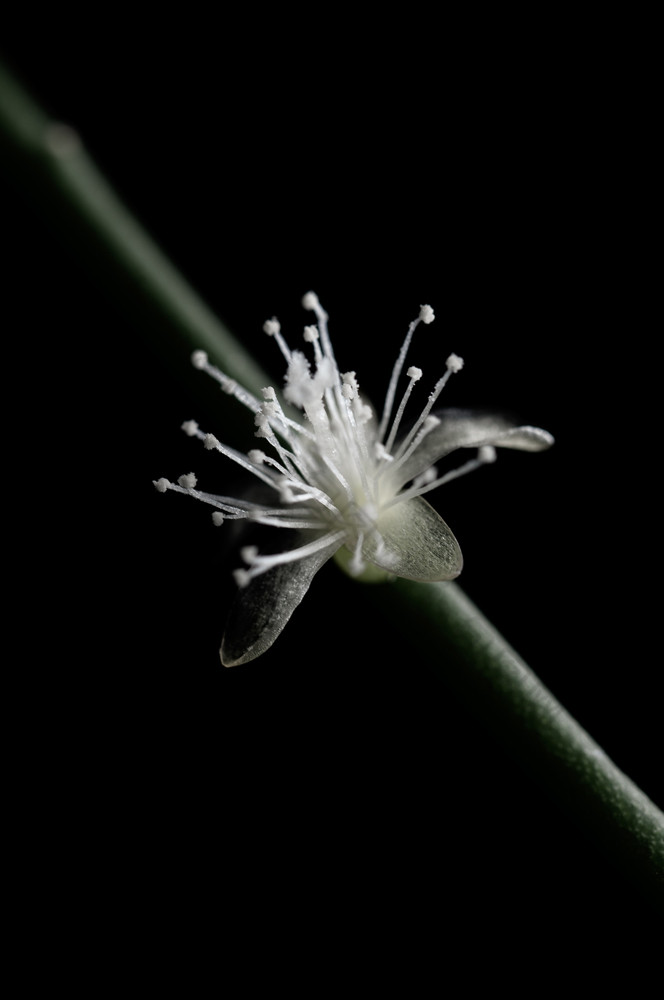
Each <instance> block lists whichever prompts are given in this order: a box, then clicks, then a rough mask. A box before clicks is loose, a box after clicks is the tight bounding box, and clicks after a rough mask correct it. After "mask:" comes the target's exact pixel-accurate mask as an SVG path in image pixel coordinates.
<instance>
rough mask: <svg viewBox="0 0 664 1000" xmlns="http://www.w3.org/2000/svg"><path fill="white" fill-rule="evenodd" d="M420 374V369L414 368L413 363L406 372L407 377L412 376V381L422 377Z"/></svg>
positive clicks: (417, 380)
mask: <svg viewBox="0 0 664 1000" xmlns="http://www.w3.org/2000/svg"><path fill="white" fill-rule="evenodd" d="M422 374H423V372H422V369H421V368H416V367H415V365H411V366H410V368H409V369H408V371H407V372H406V375H407V376H408V378H412V380H413V382H419V380H420V379H421V378H422Z"/></svg>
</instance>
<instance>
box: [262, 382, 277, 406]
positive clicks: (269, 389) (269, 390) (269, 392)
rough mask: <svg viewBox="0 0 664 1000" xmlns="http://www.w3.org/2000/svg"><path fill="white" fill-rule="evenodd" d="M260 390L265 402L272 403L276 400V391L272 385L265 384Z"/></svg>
mask: <svg viewBox="0 0 664 1000" xmlns="http://www.w3.org/2000/svg"><path fill="white" fill-rule="evenodd" d="M261 392H262V393H263V399H264V400H265V402H266V403H273V402H275V401H276V398H277V393H276V391H275V389H274V386H272V385H266V386H265V387H264V388H263V389H261Z"/></svg>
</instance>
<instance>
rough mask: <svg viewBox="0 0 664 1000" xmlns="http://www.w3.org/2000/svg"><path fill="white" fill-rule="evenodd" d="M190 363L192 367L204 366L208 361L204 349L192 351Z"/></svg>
mask: <svg viewBox="0 0 664 1000" xmlns="http://www.w3.org/2000/svg"><path fill="white" fill-rule="evenodd" d="M191 363H192V365H193V366H194V368H205V367H206V365H207V363H208V356H207V354H206V353H205V351H194V353H193V354H192V355H191Z"/></svg>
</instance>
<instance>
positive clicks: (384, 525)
mask: <svg viewBox="0 0 664 1000" xmlns="http://www.w3.org/2000/svg"><path fill="white" fill-rule="evenodd" d="M377 527H378V532H379V533H380V538H381V539H382V541H383V543H384V544H383V545H382V546H381V544H380V542H379V540H378V539H376V538H375V537H374V538H367V539H366V540H365V542H364V545H363V547H362V554H363V556H364V558H365V559H366V560H367V561H368V562H370V563H373V565H374V566H379V567H380V568H381V569H384V570H387V571H388V572H389V573H394V574H395V575H396V576H403V577H405V578H406V579H407V580H426V581H432V580H452V579H453V578H454V577H455V576H458V575H459V573H460V572H461V567H462V566H463V556H462V555H461V549H460V548H459V543H458V542H457V540H456V538H455V537H454V535H453V534H452V532H451V530H450V528H448V526H447V525H446V524H445V522H444V521H443V519H442V517H441V516H440V514H438V513H437V511H435V510H434V509H433V507H432V506H431V505H430V504H428V503H427V502H426V500H423V499H422V497H414V498H412V499H411V500H404V501H402V502H401V503H397V504H394V505H393V506H392V507H388V508H387V510H385V511H383V512H382V513H381V515H380V517H379V518H378V524H377Z"/></svg>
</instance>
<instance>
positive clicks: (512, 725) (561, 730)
mask: <svg viewBox="0 0 664 1000" xmlns="http://www.w3.org/2000/svg"><path fill="white" fill-rule="evenodd" d="M0 143H1V144H2V147H3V150H4V156H5V158H6V159H7V160H8V161H9V163H10V165H13V166H14V168H15V170H16V173H17V175H18V176H20V178H21V180H22V181H23V183H24V184H26V185H28V187H29V190H30V196H31V198H32V199H33V200H34V199H39V200H40V204H41V206H42V207H43V208H44V210H46V211H48V212H49V213H50V215H51V216H52V217H53V218H54V219H55V220H56V221H58V222H59V223H60V224H62V225H64V227H65V228H66V230H67V232H68V234H69V235H70V236H71V237H72V239H73V241H74V243H75V245H76V248H77V249H78V251H79V252H80V255H81V257H82V259H85V260H86V261H87V262H88V263H89V264H90V266H91V267H92V268H93V270H94V271H95V273H96V274H97V276H98V277H99V278H100V279H101V280H102V281H103V282H104V283H106V284H107V285H108V286H109V288H110V289H111V291H112V292H113V294H114V297H115V298H116V300H117V295H118V293H120V294H121V295H122V296H123V298H124V308H125V309H126V310H127V311H128V313H130V314H133V315H136V316H137V317H138V318H140V324H138V325H140V327H141V329H145V330H148V331H152V332H153V334H154V335H155V338H156V340H155V342H156V343H158V350H159V353H160V355H161V356H163V357H164V358H166V359H168V360H171V361H172V364H173V367H174V369H175V370H176V371H178V372H179V374H180V377H181V378H187V377H188V375H189V372H190V370H191V366H190V365H189V364H188V355H189V353H190V352H191V350H192V348H194V347H196V348H203V349H205V350H207V351H208V352H209V353H210V355H211V356H212V357H213V358H214V359H216V360H219V361H220V362H222V363H223V366H224V368H225V370H226V371H227V372H228V373H229V374H230V375H232V376H233V377H234V378H236V379H237V380H238V381H240V382H242V383H243V384H244V385H246V386H247V387H249V388H251V389H252V390H253V391H257V390H259V389H260V387H261V386H263V385H265V384H267V383H268V382H269V379H268V376H267V375H265V374H264V373H263V372H262V371H261V369H260V368H259V367H258V366H257V365H256V364H255V363H254V362H253V360H252V359H251V357H250V356H249V355H248V354H247V353H246V352H245V351H244V349H243V348H242V347H241V346H240V345H239V344H238V343H237V341H236V340H235V339H234V338H233V337H232V335H231V334H230V333H229V331H228V330H227V329H226V328H225V327H224V326H223V324H222V323H220V321H219V320H218V319H217V318H216V317H215V316H214V315H213V314H212V313H211V311H210V310H209V308H208V307H207V306H206V305H205V303H203V302H202V300H201V299H200V298H199V296H198V295H197V294H196V293H195V292H194V291H193V290H192V288H191V287H190V286H189V285H188V284H187V282H186V281H185V280H184V279H183V277H182V276H181V275H180V274H179V272H178V271H177V270H176V269H175V267H174V266H173V265H172V264H171V262H170V261H169V260H168V259H167V258H166V257H165V256H164V254H163V253H162V252H161V251H160V249H159V248H158V247H157V246H156V245H155V243H154V242H153V241H152V240H151V239H150V237H149V236H148V235H147V234H146V233H145V232H144V230H143V229H142V228H141V227H140V226H139V225H138V223H137V222H136V220H135V219H134V218H133V217H132V215H131V214H130V213H129V212H128V211H127V209H126V208H125V206H124V205H123V204H122V203H121V202H120V201H119V199H118V198H117V196H116V195H115V194H114V192H113V191H112V189H111V188H110V186H109V185H108V183H107V182H106V180H105V179H104V177H103V176H102V175H101V174H100V172H99V171H98V170H97V168H96V167H95V165H94V163H93V162H92V160H91V159H90V157H89V156H88V155H87V153H86V152H85V149H84V148H83V145H82V143H81V141H80V139H79V137H78V136H77V135H76V134H75V133H74V132H73V131H72V130H71V129H68V128H67V127H66V126H62V125H59V124H58V123H56V122H53V121H51V120H50V119H49V118H48V116H47V115H46V114H45V113H44V112H43V110H42V109H41V108H39V107H38V106H37V105H36V104H35V103H34V102H33V101H32V100H31V98H30V97H29V96H28V95H27V94H26V93H25V92H24V91H23V90H22V89H21V87H20V86H19V85H18V84H17V83H16V81H15V80H14V79H13V78H12V77H11V76H10V75H9V74H8V73H7V72H6V71H5V70H3V68H2V66H0ZM148 319H149V320H150V322H147V321H146V320H148ZM202 381H204V380H200V379H199V380H198V381H197V383H196V387H197V392H198V394H199V395H201V394H202V395H204V393H205V389H204V388H203V387H202V385H201V382H202ZM214 400H215V403H216V405H217V406H218V405H219V394H218V393H217V391H216V389H215V391H214ZM205 405H206V401H205V400H203V401H202V406H203V408H204V407H205ZM358 593H361V594H362V595H363V596H364V599H366V600H373V601H379V602H380V606H381V609H382V613H385V612H388V613H389V612H390V611H392V612H393V614H392V616H391V620H392V621H394V622H397V623H398V622H407V627H408V631H409V635H410V636H411V637H414V638H413V641H414V642H415V643H418V644H420V646H421V647H422V651H423V652H424V654H425V659H426V661H427V662H428V663H431V664H433V665H434V667H435V669H436V670H438V671H439V672H441V673H442V674H444V677H445V680H446V682H448V683H450V684H452V685H453V686H454V687H455V688H456V690H457V691H458V692H459V694H460V695H461V696H462V697H463V698H464V700H465V701H466V702H467V703H468V705H469V707H470V708H471V710H472V711H473V712H475V713H478V712H479V713H480V715H481V716H482V718H483V719H484V721H485V724H486V725H487V726H489V727H490V728H492V729H493V730H494V731H495V732H496V733H497V734H499V735H500V738H501V740H503V741H505V742H507V744H508V745H511V746H512V749H513V750H515V751H516V752H517V753H518V756H519V759H520V760H521V761H527V762H529V764H530V765H531V766H532V767H534V768H536V769H537V773H538V776H539V777H540V778H541V779H543V781H544V782H545V783H546V785H547V787H549V788H550V789H551V791H552V792H553V793H554V794H555V795H556V796H557V798H558V799H559V801H560V802H561V804H564V805H566V806H568V807H571V809H572V810H573V812H574V816H575V818H576V819H577V821H579V822H580V823H581V824H582V825H583V827H584V828H585V829H586V831H587V832H588V833H589V834H590V835H591V836H592V837H593V838H594V840H595V842H596V843H597V845H598V847H599V848H601V849H603V850H605V851H606V852H607V853H608V854H609V855H610V856H611V857H612V858H613V860H614V862H615V863H616V864H617V865H618V867H620V868H622V869H623V870H624V871H625V873H626V874H627V875H628V877H629V878H630V879H631V880H632V881H633V882H635V883H636V884H637V885H638V886H639V887H640V888H641V889H642V890H643V892H644V893H645V894H646V895H647V896H648V897H649V898H651V899H653V900H656V901H657V903H658V905H661V904H662V898H663V889H664V882H663V880H664V816H663V815H662V813H661V812H660V811H659V809H658V808H657V807H656V806H655V805H654V804H653V803H652V802H651V801H650V800H649V799H648V798H647V797H646V796H645V795H644V794H643V793H642V792H641V791H640V790H639V789H638V788H637V787H636V786H635V785H634V784H633V783H632V782H631V781H630V779H629V778H627V777H626V776H625V775H624V774H623V773H622V772H621V771H620V770H619V769H618V768H617V767H616V766H615V765H614V764H613V763H612V762H611V761H610V760H609V759H608V758H607V757H606V755H605V754H604V752H603V751H602V750H601V748H600V747H599V746H598V745H597V744H596V743H594V742H593V740H592V739H591V738H590V737H589V736H588V734H587V733H586V732H585V731H584V730H583V729H582V728H581V727H580V726H579V725H578V724H577V723H576V722H575V721H574V719H572V718H571V717H570V716H569V715H568V713H567V712H566V711H565V710H564V708H563V707H562V706H561V705H560V704H559V703H558V702H557V701H556V700H555V698H554V697H553V696H552V695H551V694H550V692H549V691H547V690H546V688H544V686H543V685H542V684H541V683H540V682H539V680H538V679H537V678H536V677H535V675H534V674H533V673H532V671H531V670H530V669H529V668H528V667H527V666H526V664H525V663H524V662H523V660H521V659H520V657H519V656H518V655H517V654H516V653H515V652H514V651H513V650H512V649H511V648H510V646H509V645H508V644H507V643H506V642H505V640H504V639H503V637H502V636H501V635H499V633H498V632H496V630H495V629H494V628H493V626H492V625H491V624H490V623H489V622H488V621H487V620H486V619H485V618H484V617H483V615H482V614H481V612H480V611H479V610H478V609H477V608H476V607H475V606H474V605H473V604H472V603H471V602H470V601H469V599H468V598H467V597H466V596H465V595H464V593H463V592H462V591H461V589H460V588H459V587H458V586H457V585H456V584H415V583H410V582H408V581H404V580H401V581H398V582H397V583H395V584H394V585H391V586H390V585H385V586H376V587H373V586H364V587H362V588H358Z"/></svg>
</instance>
